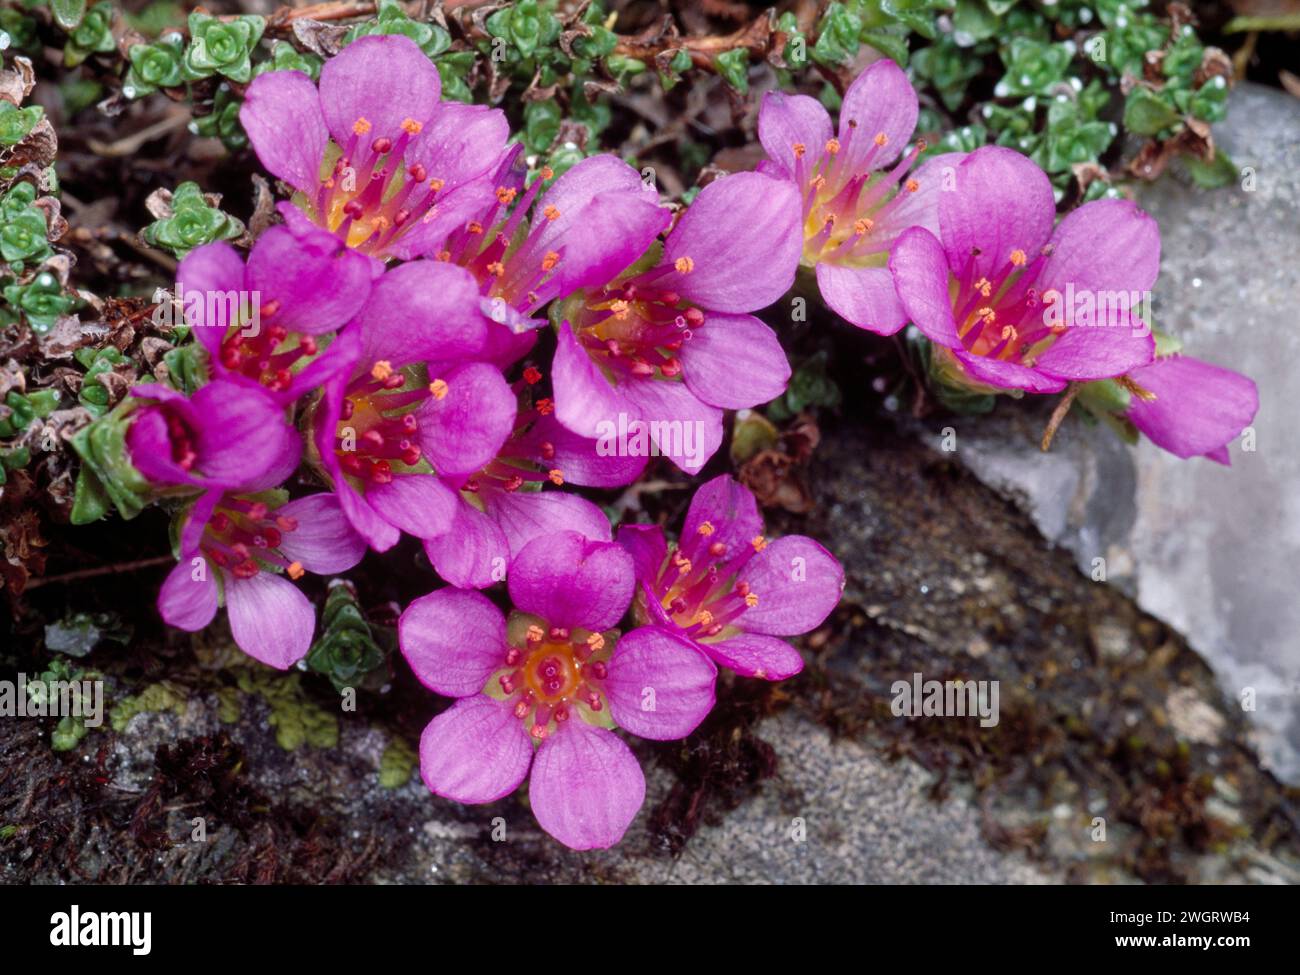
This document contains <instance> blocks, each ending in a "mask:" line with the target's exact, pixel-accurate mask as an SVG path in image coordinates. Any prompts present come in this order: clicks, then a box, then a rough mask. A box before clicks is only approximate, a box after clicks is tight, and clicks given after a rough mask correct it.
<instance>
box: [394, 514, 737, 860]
mask: <svg viewBox="0 0 1300 975" xmlns="http://www.w3.org/2000/svg"><path fill="white" fill-rule="evenodd" d="M633 584H634V580H633V570H632V560H631V559H630V558H629V556H628V555H627V553H626V552H624V551H623V550H622V549H621V548H619V547H618V546H617V545H614V544H612V543H609V542H594V541H591V540H589V539H585V538H583V537H582V536H581V535H579V534H577V533H576V532H561V533H558V534H554V535H546V536H542V537H540V538H536V539H534V540H533V541H532V542H530V543H529V544H528V545H526V546H525V547H524V549H523V551H522V552H520V553H519V557H518V558H517V559H515V561H514V563H513V565H512V566H511V567H510V583H509V589H510V598H511V600H512V602H513V604H514V606H515V607H516V612H514V613H512V614H511V616H510V619H509V621H507V620H506V619H505V618H504V617H503V616H502V614H501V611H500V610H499V609H497V608H496V607H495V606H494V605H493V604H492V603H491V602H489V601H488V599H487V598H486V597H484V596H482V595H480V594H479V593H477V592H473V591H469V590H463V589H440V590H438V591H436V592H433V593H431V594H429V595H428V596H423V597H421V598H420V599H417V600H415V602H413V603H411V605H410V606H409V607H407V610H406V612H404V613H403V614H402V618H401V621H400V622H399V623H398V638H399V641H400V643H401V647H402V654H403V655H404V656H405V657H406V660H407V662H408V663H409V664H410V665H411V669H412V670H413V671H414V672H415V675H416V677H418V678H419V679H420V681H421V682H422V683H423V684H425V686H427V687H429V688H430V689H431V690H433V691H435V692H437V693H439V694H444V695H446V696H448V697H454V698H459V700H458V701H457V702H456V703H455V704H454V705H453V706H452V707H451V708H450V709H448V710H446V711H444V712H442V713H441V714H439V715H438V716H437V717H436V718H434V719H433V720H432V721H431V722H430V723H429V726H428V727H427V728H425V730H424V734H423V735H422V736H421V738H420V771H421V774H422V775H423V777H424V782H425V784H426V785H427V786H428V787H429V789H430V790H431V791H432V792H434V793H436V794H437V795H440V796H444V797H446V798H448V799H454V800H456V801H457V802H464V803H483V802H493V801H495V800H497V799H500V798H502V797H504V796H506V795H509V794H510V793H511V792H513V791H514V790H515V788H516V787H517V786H518V785H519V783H521V782H522V781H523V780H524V777H525V776H527V775H528V774H529V769H530V767H531V770H532V774H531V778H530V779H529V784H528V798H529V803H530V804H531V806H532V809H533V815H534V816H536V817H537V822H538V823H539V824H540V825H541V827H542V829H544V830H546V832H548V833H550V834H551V835H552V836H553V837H555V838H556V839H557V840H559V841H560V842H561V843H564V844H565V845H566V846H569V847H572V848H573V849H576V850H589V849H604V848H606V847H609V846H613V845H614V844H615V843H617V842H618V841H619V840H620V839H621V838H622V837H623V834H624V832H626V830H627V827H628V825H629V824H630V823H631V822H632V819H633V817H635V816H636V813H637V810H638V809H640V808H641V803H642V802H643V801H644V799H645V778H644V776H643V775H642V774H641V768H640V765H639V764H638V763H637V760H636V757H635V756H634V755H633V754H632V751H631V749H629V748H628V747H627V745H625V744H624V743H623V742H622V741H621V740H620V739H619V738H618V737H617V736H616V735H614V734H613V733H612V732H611V731H610V730H609V729H610V728H612V727H614V726H617V727H620V728H623V729H625V730H627V731H630V732H632V733H633V734H636V735H640V736H641V737H642V738H653V739H660V740H666V739H673V738H683V737H685V736H686V735H689V734H690V733H691V732H692V731H693V730H694V729H695V728H696V726H697V725H699V723H700V722H701V721H702V720H704V717H705V715H707V714H708V713H709V710H710V709H711V708H712V707H713V702H714V682H715V680H716V677H717V670H716V669H715V668H714V666H713V664H711V663H710V662H709V661H708V659H706V658H705V657H704V656H703V655H701V654H700V653H698V652H697V651H696V650H694V649H693V648H692V647H691V645H690V644H689V643H688V642H686V641H685V640H683V639H681V638H680V637H677V636H674V635H672V634H670V633H667V632H665V631H662V630H658V629H652V628H642V629H638V630H633V631H632V632H631V633H628V634H627V635H626V636H623V637H622V638H621V639H620V638H619V637H618V635H617V632H616V631H613V630H611V629H610V627H612V626H614V625H615V624H617V623H618V621H619V620H620V619H621V618H622V616H623V614H624V613H625V612H626V611H627V607H628V603H629V601H630V600H631V598H632V589H633Z"/></svg>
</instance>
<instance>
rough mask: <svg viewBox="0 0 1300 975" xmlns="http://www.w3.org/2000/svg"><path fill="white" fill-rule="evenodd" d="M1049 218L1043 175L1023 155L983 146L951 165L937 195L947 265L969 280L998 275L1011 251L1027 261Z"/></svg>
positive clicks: (1046, 232) (1050, 203) (1052, 207)
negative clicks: (948, 181) (949, 180)
mask: <svg viewBox="0 0 1300 975" xmlns="http://www.w3.org/2000/svg"><path fill="white" fill-rule="evenodd" d="M1055 220H1056V199H1055V197H1054V196H1053V195H1052V184H1051V181H1050V180H1048V178H1047V174H1046V173H1044V172H1043V171H1042V170H1041V169H1039V168H1038V166H1037V165H1036V164H1035V163H1034V162H1033V161H1032V160H1030V159H1029V158H1028V157H1027V156H1022V155H1021V154H1020V153H1018V152H1016V151H1015V150H1014V149H1006V148H1003V147H1002V146H984V147H982V148H980V149H976V150H975V151H974V152H972V153H971V154H970V155H968V156H967V157H966V158H965V159H964V160H963V161H962V163H961V165H959V166H958V167H957V170H956V186H955V188H954V189H953V190H952V191H951V192H946V193H940V194H939V227H940V229H941V231H942V233H941V234H940V237H941V238H942V240H943V249H944V251H945V252H946V253H947V255H948V266H949V267H951V268H953V269H954V270H955V271H957V272H958V273H960V274H962V275H963V276H965V277H967V278H968V279H969V280H970V281H974V280H976V279H978V278H980V277H987V278H990V279H993V278H995V277H997V276H998V275H1000V274H1001V273H1002V272H1003V271H1004V270H1005V269H1006V268H1007V266H1008V264H1009V263H1010V261H1011V254H1012V252H1014V251H1016V250H1021V251H1024V252H1025V254H1027V255H1029V256H1030V259H1031V260H1032V259H1033V257H1034V256H1036V255H1037V254H1038V252H1039V251H1040V250H1041V249H1042V246H1043V245H1044V244H1046V243H1047V238H1048V237H1049V236H1050V235H1051V233H1052V224H1053V223H1054V222H1055ZM976 250H978V252H979V253H978V254H977V255H976V256H974V258H973V259H972V254H973V252H975V251H976ZM967 268H969V269H970V271H969V274H967V272H966V270H965V269H967ZM899 290H900V294H901V291H902V289H901V288H900V289H899ZM904 301H906V298H904Z"/></svg>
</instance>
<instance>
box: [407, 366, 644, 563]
mask: <svg viewBox="0 0 1300 975" xmlns="http://www.w3.org/2000/svg"><path fill="white" fill-rule="evenodd" d="M524 375H525V377H526V378H525V380H524V381H523V382H520V383H517V384H516V386H515V392H516V395H518V396H519V409H518V412H517V414H516V419H515V426H514V430H512V431H511V433H510V436H509V437H508V438H507V440H506V442H505V443H504V444H503V445H502V447H501V449H500V450H499V451H498V452H497V455H496V456H495V457H494V458H493V459H492V460H491V461H490V462H489V463H488V464H486V465H484V466H483V467H481V468H480V469H478V470H476V471H473V472H469V473H465V474H457V473H453V472H444V476H443V482H444V483H445V484H446V485H447V486H448V487H451V488H452V489H453V490H455V491H456V492H457V494H458V497H459V503H458V505H457V508H456V513H455V516H454V518H453V519H452V522H451V526H450V528H449V529H448V530H447V532H446V533H445V534H443V535H439V536H438V537H436V538H429V539H425V542H424V550H425V552H427V553H428V556H429V560H430V561H431V562H432V563H433V567H434V568H435V569H437V571H438V574H439V575H440V576H442V578H443V579H445V580H447V582H449V583H451V584H452V585H453V586H460V587H462V588H474V589H482V588H484V587H486V586H490V585H492V584H493V583H494V582H500V581H501V580H502V579H504V578H505V571H504V570H505V568H506V567H507V566H508V565H509V564H510V560H511V559H513V558H515V557H516V556H518V554H519V553H520V551H522V550H523V548H524V546H525V545H527V544H528V543H529V542H531V541H532V540H533V539H534V538H536V537H538V536H539V535H546V534H552V533H554V532H557V531H576V532H578V534H580V535H582V536H584V537H586V538H590V539H593V540H595V541H602V542H608V541H610V525H609V519H608V518H607V517H606V516H605V513H604V512H603V511H601V510H600V508H598V507H597V506H596V505H594V504H592V503H591V502H590V501H588V500H587V499H586V498H582V497H579V496H578V495H576V494H573V493H570V492H567V491H543V490H540V488H541V487H542V486H543V485H545V484H546V483H547V482H550V483H551V484H554V485H557V486H559V485H562V484H577V485H581V486H584V487H600V488H605V487H621V486H622V485H624V484H631V483H632V482H633V481H635V480H636V479H637V478H638V477H640V475H641V472H642V471H643V470H644V469H645V465H646V458H645V457H628V456H621V455H617V454H614V455H609V456H604V455H602V454H601V452H600V451H599V449H598V445H597V443H596V441H594V440H590V439H588V438H586V437H580V436H578V435H577V434H575V433H573V432H572V431H570V430H568V429H566V428H565V427H563V426H562V425H560V423H559V422H557V421H556V419H555V415H554V412H553V411H554V407H553V404H552V403H551V401H550V400H548V399H539V400H538V401H537V402H536V403H533V402H532V401H531V395H530V394H527V393H525V388H526V385H533V384H535V383H537V382H540V381H541V378H542V375H541V373H540V371H538V370H535V369H532V368H529V369H528V370H525V373H524Z"/></svg>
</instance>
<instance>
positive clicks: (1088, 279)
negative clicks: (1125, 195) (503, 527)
mask: <svg viewBox="0 0 1300 975" xmlns="http://www.w3.org/2000/svg"><path fill="white" fill-rule="evenodd" d="M1052 246H1053V248H1054V249H1053V251H1052V256H1051V257H1049V258H1048V259H1047V262H1046V264H1044V265H1043V270H1042V271H1041V272H1040V273H1039V275H1038V282H1037V284H1035V287H1036V288H1037V289H1038V291H1039V293H1040V294H1043V293H1046V292H1047V291H1048V290H1049V289H1055V290H1057V291H1060V292H1062V293H1064V291H1065V287H1066V285H1067V284H1073V285H1074V290H1075V291H1076V293H1077V292H1080V291H1093V292H1115V291H1126V292H1137V293H1138V294H1139V296H1140V295H1141V294H1142V293H1144V292H1147V291H1150V290H1151V287H1152V286H1153V285H1154V284H1155V282H1156V276H1157V275H1158V274H1159V273H1160V228H1159V226H1157V225H1156V222H1155V220H1154V219H1153V218H1152V217H1150V216H1149V215H1147V214H1146V213H1143V212H1142V211H1141V210H1139V209H1138V208H1137V206H1136V205H1134V203H1133V202H1132V201H1131V200H1093V201H1092V202H1091V203H1085V204H1084V205H1083V206H1081V207H1079V208H1078V209H1077V210H1073V211H1071V212H1070V213H1069V214H1068V215H1067V216H1066V218H1065V219H1064V220H1062V221H1061V223H1060V226H1058V227H1057V228H1056V232H1055V233H1054V234H1052Z"/></svg>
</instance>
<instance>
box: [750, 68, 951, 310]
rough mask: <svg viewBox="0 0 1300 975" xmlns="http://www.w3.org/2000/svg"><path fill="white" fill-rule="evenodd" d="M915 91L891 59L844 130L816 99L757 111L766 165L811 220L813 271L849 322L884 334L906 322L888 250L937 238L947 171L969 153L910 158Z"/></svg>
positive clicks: (848, 107) (806, 235)
mask: <svg viewBox="0 0 1300 975" xmlns="http://www.w3.org/2000/svg"><path fill="white" fill-rule="evenodd" d="M916 117H917V102H916V92H915V91H913V90H912V85H911V84H910V83H909V82H908V80H907V75H906V74H904V73H903V70H902V69H901V68H899V67H898V65H896V64H895V63H894V62H893V61H891V60H890V59H889V58H882V59H881V60H879V61H877V62H876V63H875V64H873V65H871V66H870V67H869V68H867V70H866V71H864V72H862V74H860V75H858V77H857V79H856V80H855V81H854V82H853V84H852V85H850V86H849V90H848V91H847V92H845V94H844V101H843V104H842V106H841V108H840V124H839V132H838V134H835V133H833V132H832V130H831V118H830V115H829V114H828V113H827V111H826V109H825V107H824V106H823V105H822V103H821V102H819V101H818V100H817V99H815V98H809V97H808V96H807V95H786V94H784V93H782V92H779V91H771V92H768V93H767V94H766V95H764V96H763V105H762V108H761V109H760V110H759V113H758V137H759V141H761V142H762V144H763V148H764V149H765V150H767V154H768V156H769V157H770V158H769V159H768V160H765V161H764V162H763V163H762V164H761V165H760V167H759V171H760V172H766V173H770V174H772V175H775V176H779V177H781V178H782V179H785V180H788V181H789V182H790V183H791V184H792V185H793V186H794V187H795V188H796V189H797V190H798V193H799V198H800V201H801V203H802V213H803V233H802V236H803V255H802V263H803V265H804V266H805V267H811V268H815V269H816V274H817V286H818V289H819V290H820V291H821V296H822V300H824V301H825V302H826V304H827V305H829V306H830V308H831V309H832V310H833V311H835V312H836V313H837V314H838V315H839V316H840V317H841V318H843V319H845V320H846V321H848V322H851V323H852V324H854V325H856V326H858V327H859V328H865V329H869V330H870V331H872V332H878V333H879V334H881V335H892V334H893V333H895V332H897V331H898V330H899V329H900V328H902V327H903V326H904V325H905V324H906V323H907V315H906V314H905V313H904V311H903V308H902V305H900V304H899V301H898V298H897V296H896V295H895V293H894V282H893V280H892V279H891V278H890V275H889V268H888V267H887V263H888V260H889V249H890V247H892V246H893V243H894V241H895V240H897V238H898V236H899V234H901V233H902V232H903V231H905V230H907V229H908V228H909V227H917V226H919V227H924V228H926V229H927V230H929V231H931V232H932V233H937V232H938V229H939V225H938V203H939V192H940V187H941V185H942V183H943V178H942V177H943V173H944V170H945V169H946V168H949V167H953V166H955V165H956V164H957V162H959V161H960V159H961V156H960V154H948V155H942V156H935V157H934V158H932V159H928V160H926V162H925V163H924V164H922V165H921V166H919V167H916V168H915V169H913V166H914V164H915V163H916V158H917V156H918V155H920V154H921V153H922V152H923V151H924V150H925V144H924V143H922V142H918V143H917V144H916V145H915V146H913V147H912V149H911V150H910V151H908V152H907V153H906V154H904V149H905V148H906V146H907V140H908V139H910V138H911V137H912V132H913V130H914V129H915V128H916Z"/></svg>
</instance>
